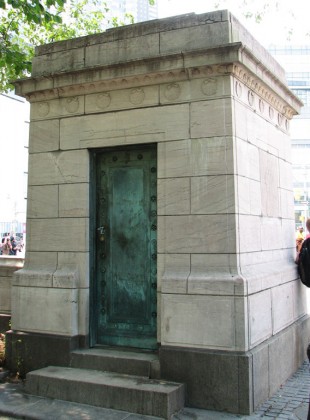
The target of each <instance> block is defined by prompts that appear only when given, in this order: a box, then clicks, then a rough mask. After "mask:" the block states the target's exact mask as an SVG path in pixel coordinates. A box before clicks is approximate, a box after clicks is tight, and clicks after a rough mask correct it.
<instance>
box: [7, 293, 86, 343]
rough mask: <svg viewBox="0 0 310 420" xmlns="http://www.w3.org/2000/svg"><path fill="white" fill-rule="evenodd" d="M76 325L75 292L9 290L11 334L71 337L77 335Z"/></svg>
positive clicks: (76, 294) (76, 299) (76, 297)
mask: <svg viewBox="0 0 310 420" xmlns="http://www.w3.org/2000/svg"><path fill="white" fill-rule="evenodd" d="M29 308H31V311H30V310H29ZM55 308H57V310H55ZM77 322H78V293H77V290H76V289H61V288H46V287H17V286H14V287H13V289H12V329H13V330H19V331H32V332H37V333H49V334H59V335H71V336H72V335H76V334H77Z"/></svg>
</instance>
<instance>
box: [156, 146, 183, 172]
mask: <svg viewBox="0 0 310 420" xmlns="http://www.w3.org/2000/svg"><path fill="white" fill-rule="evenodd" d="M190 150H191V142H190V140H180V141H173V142H163V143H159V144H158V171H157V176H158V178H159V179H160V178H178V177H188V176H190V175H191V166H190V164H189V162H190V155H191V154H190Z"/></svg>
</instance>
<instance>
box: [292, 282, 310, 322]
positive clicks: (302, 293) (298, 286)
mask: <svg viewBox="0 0 310 420" xmlns="http://www.w3.org/2000/svg"><path fill="white" fill-rule="evenodd" d="M305 289H306V286H304V285H303V284H302V282H301V281H300V279H297V280H296V281H294V282H293V284H292V290H293V296H292V297H293V309H294V313H293V318H294V320H297V319H300V318H301V317H302V316H304V315H305V314H308V313H309V304H308V301H309V290H308V289H307V290H305Z"/></svg>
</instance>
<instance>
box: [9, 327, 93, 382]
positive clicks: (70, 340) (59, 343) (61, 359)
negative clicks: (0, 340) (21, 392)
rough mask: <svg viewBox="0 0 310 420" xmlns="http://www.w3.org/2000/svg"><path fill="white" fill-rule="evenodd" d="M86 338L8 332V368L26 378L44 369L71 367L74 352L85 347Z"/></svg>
mask: <svg viewBox="0 0 310 420" xmlns="http://www.w3.org/2000/svg"><path fill="white" fill-rule="evenodd" d="M84 345H85V339H84V337H80V336H74V337H67V336H59V335H58V336H57V335H49V334H36V333H26V332H20V331H18V332H16V331H8V332H7V334H6V366H7V368H8V369H9V370H11V371H12V372H19V373H20V375H21V376H24V375H25V374H26V373H27V372H30V371H32V370H35V369H40V368H42V367H46V366H50V365H55V366H69V364H70V353H71V351H72V350H74V349H76V348H79V347H84Z"/></svg>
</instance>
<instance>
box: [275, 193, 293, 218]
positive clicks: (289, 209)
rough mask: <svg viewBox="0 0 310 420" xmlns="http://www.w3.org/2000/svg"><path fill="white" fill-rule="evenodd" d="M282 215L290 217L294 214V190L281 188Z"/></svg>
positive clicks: (282, 216)
mask: <svg viewBox="0 0 310 420" xmlns="http://www.w3.org/2000/svg"><path fill="white" fill-rule="evenodd" d="M279 192H280V217H281V218H283V219H289V218H291V217H292V214H294V195H293V192H292V190H285V189H280V191H279Z"/></svg>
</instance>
